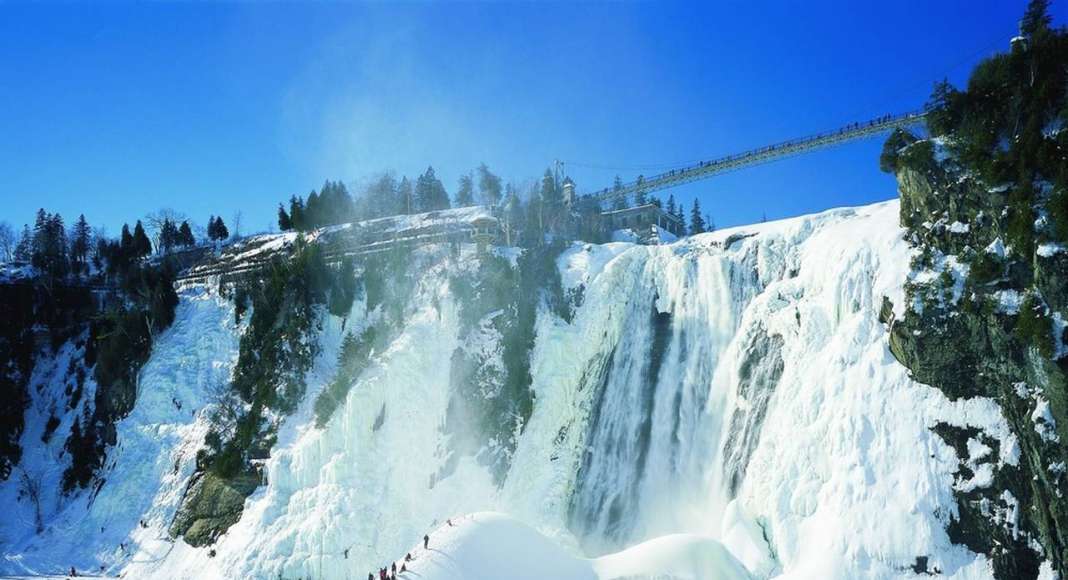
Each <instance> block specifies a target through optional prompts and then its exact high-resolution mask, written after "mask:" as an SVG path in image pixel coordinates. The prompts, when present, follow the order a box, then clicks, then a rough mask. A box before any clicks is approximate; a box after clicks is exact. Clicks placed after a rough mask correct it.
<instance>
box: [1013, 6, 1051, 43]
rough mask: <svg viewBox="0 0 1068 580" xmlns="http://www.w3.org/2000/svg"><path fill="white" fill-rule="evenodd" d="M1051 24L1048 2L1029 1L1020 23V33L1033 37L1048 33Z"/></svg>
mask: <svg viewBox="0 0 1068 580" xmlns="http://www.w3.org/2000/svg"><path fill="white" fill-rule="evenodd" d="M1052 22H1053V21H1052V20H1051V19H1050V16H1049V0H1031V2H1029V3H1028V4H1027V11H1026V12H1024V16H1023V20H1022V21H1021V22H1020V32H1023V33H1024V34H1026V35H1027V36H1035V35H1037V34H1041V33H1043V32H1046V31H1048V30H1049V27H1050V24H1052Z"/></svg>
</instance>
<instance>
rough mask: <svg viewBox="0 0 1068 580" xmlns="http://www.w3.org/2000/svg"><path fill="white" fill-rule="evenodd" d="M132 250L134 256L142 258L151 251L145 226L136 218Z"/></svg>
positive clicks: (150, 243)
mask: <svg viewBox="0 0 1068 580" xmlns="http://www.w3.org/2000/svg"><path fill="white" fill-rule="evenodd" d="M133 250H134V257H135V258H144V257H145V256H147V255H149V254H151V253H152V242H151V241H149V239H148V236H147V235H145V226H143V225H141V220H137V223H136V224H135V225H134V233H133Z"/></svg>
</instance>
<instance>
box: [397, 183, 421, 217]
mask: <svg viewBox="0 0 1068 580" xmlns="http://www.w3.org/2000/svg"><path fill="white" fill-rule="evenodd" d="M397 202H398V203H399V204H400V205H399V207H400V213H404V214H412V213H415V212H417V211H418V209H417V207H418V204H417V203H416V201H415V189H414V188H413V187H412V182H411V181H409V180H408V178H407V177H401V180H400V185H398V186H397Z"/></svg>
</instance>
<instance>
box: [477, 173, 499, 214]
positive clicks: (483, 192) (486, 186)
mask: <svg viewBox="0 0 1068 580" xmlns="http://www.w3.org/2000/svg"><path fill="white" fill-rule="evenodd" d="M478 192H479V195H480V197H481V198H482V203H483V204H484V205H490V206H495V205H497V204H498V203H500V202H501V178H500V177H498V176H496V175H494V174H493V173H492V172H491V171H490V170H489V167H487V166H486V164H485V163H483V164H481V165H479V166H478Z"/></svg>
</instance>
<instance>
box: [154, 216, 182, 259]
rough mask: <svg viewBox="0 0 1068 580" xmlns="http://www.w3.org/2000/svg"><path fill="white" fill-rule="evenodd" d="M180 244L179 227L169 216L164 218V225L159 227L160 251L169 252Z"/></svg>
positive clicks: (162, 252)
mask: <svg viewBox="0 0 1068 580" xmlns="http://www.w3.org/2000/svg"><path fill="white" fill-rule="evenodd" d="M176 245H178V228H177V227H175V225H174V222H172V221H171V220H170V219H169V218H164V219H163V225H162V226H160V229H159V248H157V249H158V250H159V252H160V253H161V254H169V253H171V250H173V249H174V247H175V246H176Z"/></svg>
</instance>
